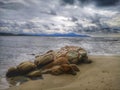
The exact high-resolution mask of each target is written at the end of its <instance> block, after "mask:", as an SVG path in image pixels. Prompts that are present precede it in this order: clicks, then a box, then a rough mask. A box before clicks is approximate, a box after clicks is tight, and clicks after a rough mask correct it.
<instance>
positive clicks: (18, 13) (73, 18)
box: [0, 0, 120, 34]
mask: <svg viewBox="0 0 120 90" xmlns="http://www.w3.org/2000/svg"><path fill="white" fill-rule="evenodd" d="M0 32H8V33H15V34H22V33H26V34H28V33H30V34H54V33H62V34H63V33H64V34H65V33H77V34H91V33H95V34H97V33H120V0H0Z"/></svg>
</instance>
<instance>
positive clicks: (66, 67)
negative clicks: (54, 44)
mask: <svg viewBox="0 0 120 90" xmlns="http://www.w3.org/2000/svg"><path fill="white" fill-rule="evenodd" d="M76 71H77V72H78V71H80V70H79V68H78V67H77V66H76V65H74V64H72V65H71V64H62V65H56V66H53V67H52V68H50V69H46V70H44V71H42V73H43V74H48V73H49V74H52V75H60V74H72V75H76Z"/></svg>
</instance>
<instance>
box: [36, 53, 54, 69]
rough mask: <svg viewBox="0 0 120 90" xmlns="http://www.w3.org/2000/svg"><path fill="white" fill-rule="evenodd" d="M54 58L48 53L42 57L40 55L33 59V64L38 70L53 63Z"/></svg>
mask: <svg viewBox="0 0 120 90" xmlns="http://www.w3.org/2000/svg"><path fill="white" fill-rule="evenodd" d="M53 60H54V56H53V54H52V53H51V52H48V53H46V54H44V55H41V56H39V57H37V58H35V61H34V63H35V64H36V65H37V67H38V68H42V67H43V66H45V65H47V64H49V63H51V62H53Z"/></svg>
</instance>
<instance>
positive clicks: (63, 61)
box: [53, 57, 69, 65]
mask: <svg viewBox="0 0 120 90" xmlns="http://www.w3.org/2000/svg"><path fill="white" fill-rule="evenodd" d="M53 64H54V65H62V64H69V61H68V58H67V57H59V58H57V59H56V60H54V62H53Z"/></svg>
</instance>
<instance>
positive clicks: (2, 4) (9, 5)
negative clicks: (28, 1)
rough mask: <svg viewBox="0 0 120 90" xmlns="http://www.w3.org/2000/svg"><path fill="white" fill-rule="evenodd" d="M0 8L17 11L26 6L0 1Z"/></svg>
mask: <svg viewBox="0 0 120 90" xmlns="http://www.w3.org/2000/svg"><path fill="white" fill-rule="evenodd" d="M0 8H4V9H12V10H18V9H22V8H26V6H25V5H24V4H21V3H18V2H14V3H12V2H9V3H5V2H3V1H0Z"/></svg>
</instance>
